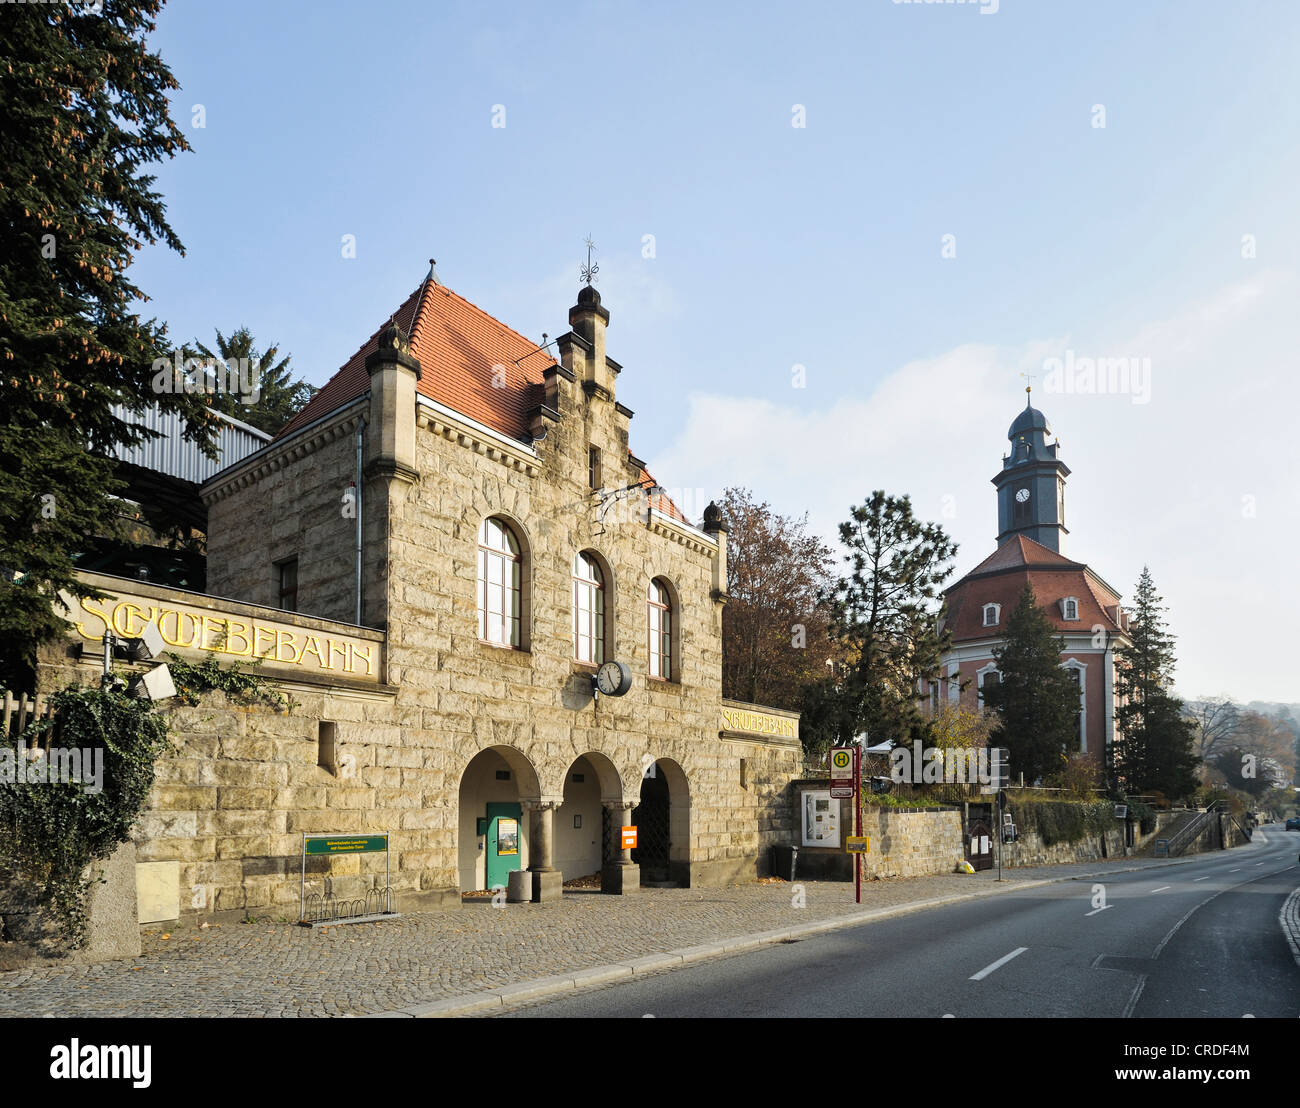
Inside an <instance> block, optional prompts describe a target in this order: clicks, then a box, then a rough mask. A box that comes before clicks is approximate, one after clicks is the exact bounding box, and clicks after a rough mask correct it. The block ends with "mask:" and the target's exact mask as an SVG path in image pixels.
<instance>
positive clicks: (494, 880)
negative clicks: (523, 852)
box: [485, 804, 523, 889]
mask: <svg viewBox="0 0 1300 1108" xmlns="http://www.w3.org/2000/svg"><path fill="white" fill-rule="evenodd" d="M522 816H523V809H522V808H521V807H520V806H519V805H518V804H489V805H488V806H487V820H488V830H487V845H486V847H485V849H486V850H487V887H488V888H489V889H495V888H496V887H497V886H498V885H501V886H504V885H505V884H506V882H507V881H508V880H509V876H510V874H511V873H512V872H513V871H514V870H517V869H519V868H520V866H519V850H520V846H521V838H520V830H519V823H520V820H521V818H522Z"/></svg>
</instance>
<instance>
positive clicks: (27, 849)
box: [0, 655, 295, 954]
mask: <svg viewBox="0 0 1300 1108" xmlns="http://www.w3.org/2000/svg"><path fill="white" fill-rule="evenodd" d="M251 668H252V667H248V666H241V665H240V664H239V663H235V664H234V665H232V666H230V667H226V668H223V667H222V666H221V665H220V664H218V662H217V660H216V658H215V657H210V658H208V659H205V660H204V661H202V662H198V663H192V662H187V661H185V660H183V659H180V658H177V657H176V656H175V655H171V656H170V660H169V662H168V669H169V670H170V672H171V675H172V680H173V682H174V683H175V685H176V694H177V695H176V701H177V702H179V703H181V704H185V705H191V706H193V705H196V704H198V703H199V702H200V700H201V698H202V695H203V693H205V692H209V691H220V692H222V693H224V694H225V695H226V696H227V697H228V698H229V699H231V700H234V701H241V702H244V703H248V704H255V703H261V704H265V705H268V706H271V707H274V708H276V709H277V710H280V709H283V710H285V711H291V710H292V709H293V707H294V706H295V702H294V700H293V699H292V698H291V697H288V696H286V695H285V694H283V693H281V692H280V691H279V690H278V689H276V688H274V687H273V686H272V685H271V684H270V683H269V682H268V681H267V679H266V678H265V677H263V676H261V675H260V674H258V673H255V672H250V670H251ZM50 699H51V707H52V712H51V716H50V718H48V719H42V720H37V721H35V722H33V723H31V724H29V725H28V726H27V727H26V728H24V729H23V731H22V732H21V733H16V734H11V733H9V731H8V730H7V729H6V728H4V727H0V750H5V749H6V748H7V752H8V753H9V755H10V758H11V759H12V760H13V761H14V762H15V764H16V763H17V760H18V759H19V758H25V757H29V756H30V755H31V754H32V753H33V752H36V751H37V750H38V749H39V748H49V747H54V748H56V749H60V750H64V751H66V750H70V749H76V750H78V751H81V752H82V757H81V764H82V765H83V766H86V770H85V771H83V781H82V782H76V781H64V782H54V781H47V780H37V781H29V780H26V779H25V778H26V777H27V776H28V775H27V774H26V773H24V774H23V775H22V777H23V779H19V776H18V775H16V774H15V775H13V776H14V777H15V780H14V781H12V782H7V781H6V780H4V779H0V878H2V879H4V880H6V881H14V882H16V883H17V884H18V885H19V886H21V887H22V888H23V890H24V891H25V893H27V894H29V895H27V901H28V903H29V904H30V905H31V906H32V907H33V908H35V909H38V910H43V911H47V912H49V913H50V917H51V918H52V921H53V922H54V923H55V924H56V925H57V930H58V934H57V935H55V936H52V937H49V938H46V939H44V940H42V944H41V945H42V946H43V947H45V948H46V950H45V952H46V953H50V954H56V953H63V952H67V951H71V950H76V949H78V948H81V947H84V946H85V945H86V940H87V925H88V923H89V897H90V891H91V889H92V888H93V887H94V885H95V884H96V883H97V882H98V881H100V880H101V879H102V878H101V871H100V869H99V867H98V865H97V863H101V862H104V861H106V860H107V859H108V858H109V857H110V856H111V855H112V854H113V852H114V851H115V850H116V849H117V848H118V847H119V846H120V845H121V844H122V843H125V842H127V841H128V840H129V839H130V836H131V828H132V826H133V825H134V824H135V822H136V820H137V819H138V818H139V816H140V813H141V812H142V811H143V810H144V806H145V804H146V803H147V802H148V799H149V792H150V790H151V789H152V788H153V784H154V778H155V772H156V771H155V767H156V765H157V761H158V758H159V757H161V756H162V755H163V754H164V753H166V752H167V751H169V750H171V749H172V745H171V742H170V740H169V738H168V711H167V706H159V705H156V704H154V703H153V702H152V701H149V700H144V699H137V698H135V697H132V696H128V695H127V694H126V692H125V691H124V689H123V687H122V685H121V684H118V685H115V686H114V687H112V688H92V687H83V686H79V685H73V686H69V687H68V688H65V689H62V690H60V691H59V692H56V693H55V694H54V695H53V696H52V697H51V698H50ZM24 751H25V752H26V753H25V754H24V753H23V752H24ZM87 756H88V758H89V762H90V764H94V762H95V760H96V758H102V766H103V770H102V778H101V779H100V780H99V782H98V787H97V791H96V790H92V789H90V788H87V787H86V784H85V779H88V778H89V776H90V774H89V772H88V769H89V767H88V766H87V765H86V763H87ZM38 757H44V755H43V754H40V755H38ZM6 760H9V759H6ZM41 776H42V777H44V776H46V775H41Z"/></svg>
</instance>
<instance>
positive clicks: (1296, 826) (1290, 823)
mask: <svg viewBox="0 0 1300 1108" xmlns="http://www.w3.org/2000/svg"><path fill="white" fill-rule="evenodd" d="M1286 829H1287V830H1288V831H1300V816H1292V817H1291V818H1290V819H1289V820H1287V821H1286Z"/></svg>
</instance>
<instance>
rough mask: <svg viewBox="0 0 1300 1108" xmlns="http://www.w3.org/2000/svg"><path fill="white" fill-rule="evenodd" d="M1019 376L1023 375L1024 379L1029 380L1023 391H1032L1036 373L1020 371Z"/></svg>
mask: <svg viewBox="0 0 1300 1108" xmlns="http://www.w3.org/2000/svg"><path fill="white" fill-rule="evenodd" d="M1020 376H1021V377H1023V378H1024V379H1025V380H1026V381H1028V382H1029V384H1027V385H1026V386H1025V392H1033V389H1034V378H1035V377H1037V376H1038V374H1036V373H1022V374H1021V375H1020Z"/></svg>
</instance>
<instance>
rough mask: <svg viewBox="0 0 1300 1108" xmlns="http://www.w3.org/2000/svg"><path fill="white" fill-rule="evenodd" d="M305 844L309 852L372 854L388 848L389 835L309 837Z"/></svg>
mask: <svg viewBox="0 0 1300 1108" xmlns="http://www.w3.org/2000/svg"><path fill="white" fill-rule="evenodd" d="M303 846H304V848H305V850H306V853H308V854H371V853H374V852H375V851H379V850H387V849H388V836H387V835H355V836H352V837H339V838H325V837H321V838H311V837H308V838H307V839H306V840H305V841H304V843H303Z"/></svg>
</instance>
